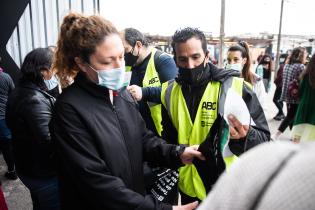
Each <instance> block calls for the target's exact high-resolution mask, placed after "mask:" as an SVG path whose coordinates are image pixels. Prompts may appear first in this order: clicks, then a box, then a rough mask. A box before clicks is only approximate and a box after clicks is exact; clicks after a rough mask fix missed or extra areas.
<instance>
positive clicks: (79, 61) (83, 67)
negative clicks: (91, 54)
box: [74, 57, 87, 72]
mask: <svg viewBox="0 0 315 210" xmlns="http://www.w3.org/2000/svg"><path fill="white" fill-rule="evenodd" d="M74 62H75V63H76V64H77V66H78V67H79V68H80V69H81V70H82V71H83V72H86V71H87V69H86V65H85V62H83V60H82V59H81V58H80V57H75V58H74Z"/></svg>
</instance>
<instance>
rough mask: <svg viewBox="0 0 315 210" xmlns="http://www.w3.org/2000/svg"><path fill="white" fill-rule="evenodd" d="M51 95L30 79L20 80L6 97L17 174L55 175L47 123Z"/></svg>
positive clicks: (50, 114)
mask: <svg viewBox="0 0 315 210" xmlns="http://www.w3.org/2000/svg"><path fill="white" fill-rule="evenodd" d="M54 101H55V99H54V97H52V96H51V95H49V94H48V93H46V92H45V91H43V90H41V89H40V88H39V87H38V86H36V85H34V84H33V83H31V82H26V81H24V82H21V83H20V85H19V86H18V87H17V88H16V89H14V91H13V92H12V93H11V95H10V96H9V99H8V103H7V108H6V122H7V124H8V127H9V128H10V129H11V131H12V140H13V152H14V156H15V161H16V169H17V172H18V173H19V174H22V175H27V176H31V177H51V176H54V175H55V174H56V173H55V169H54V164H53V158H52V157H53V149H52V145H51V137H50V132H49V127H48V124H49V122H50V120H51V116H52V107H53V104H54Z"/></svg>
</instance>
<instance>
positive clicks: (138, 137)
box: [0, 13, 315, 210]
mask: <svg viewBox="0 0 315 210" xmlns="http://www.w3.org/2000/svg"><path fill="white" fill-rule="evenodd" d="M171 45H172V49H173V55H169V54H167V53H165V52H163V51H161V50H159V49H157V48H155V47H154V46H153V45H152V43H150V42H149V41H148V39H147V38H146V37H145V36H144V35H143V34H142V33H141V32H140V31H139V30H137V29H134V28H126V29H124V30H123V31H118V30H117V29H116V27H115V26H114V25H113V24H112V23H111V22H110V21H108V20H106V19H104V18H102V17H100V16H84V15H81V14H78V13H70V14H68V15H67V16H65V18H64V20H63V23H62V24H61V27H60V34H59V38H58V41H57V45H56V46H55V47H52V46H50V47H46V48H36V49H34V50H32V51H31V52H29V53H28V54H27V56H26V57H25V59H24V61H23V64H22V66H21V74H22V77H21V79H20V80H19V82H18V83H17V84H16V87H15V85H14V83H13V81H12V79H11V78H10V76H9V75H8V74H7V73H5V72H3V70H2V69H0V81H1V83H0V94H1V95H0V99H1V100H0V149H1V151H2V153H3V156H4V159H5V162H6V164H7V168H8V171H7V172H6V174H5V176H6V177H7V178H9V179H13V180H15V179H17V178H19V179H20V180H21V181H22V183H23V184H24V185H25V186H26V187H27V188H28V189H29V191H30V194H31V198H32V202H33V209H34V210H58V209H77V210H80V209H82V210H83V209H93V210H97V209H111V210H115V209H117V210H121V209H138V210H142V209H143V210H144V209H146V210H147V209H156V210H159V209H161V210H162V209H163V210H166V209H173V210H181V209H182V210H190V209H196V208H197V206H198V204H200V203H201V202H203V201H204V200H205V199H206V202H205V204H203V205H202V206H201V207H200V208H201V209H202V208H203V209H228V208H223V207H222V206H227V204H223V203H224V202H225V199H220V201H222V204H220V202H219V200H215V198H217V197H218V196H222V197H223V196H224V198H226V197H230V194H231V193H232V192H234V191H235V189H234V188H233V186H232V187H229V186H228V185H229V184H228V183H227V182H224V181H223V180H224V179H225V180H229V179H230V180H232V179H233V178H234V179H235V176H234V177H233V178H228V176H230V177H231V176H232V175H233V173H234V174H235V173H239V170H240V169H242V168H244V166H242V164H243V165H244V164H245V166H246V161H244V160H242V158H240V159H239V156H241V157H242V156H245V157H247V159H249V157H250V156H251V155H248V156H246V155H247V154H253V153H255V154H256V153H257V154H260V153H261V152H259V147H260V146H259V145H260V144H263V143H266V144H268V143H267V142H269V141H270V140H277V139H278V138H279V136H280V135H281V133H283V132H284V130H285V129H286V128H287V127H288V126H289V127H290V128H292V129H293V130H292V139H291V140H292V141H293V142H294V143H299V142H304V141H311V140H315V110H314V104H315V101H314V98H315V55H313V56H312V58H311V59H310V60H309V62H308V64H306V62H307V59H306V58H307V52H306V49H305V48H303V47H298V48H295V49H293V50H292V52H291V53H290V54H289V55H288V56H287V58H285V60H283V61H282V63H281V65H280V68H279V70H278V71H277V72H278V73H277V75H276V79H275V84H276V91H275V95H274V98H273V101H274V103H275V105H276V106H277V108H278V110H279V112H278V113H277V115H276V116H275V117H274V119H275V120H282V122H281V124H280V126H279V128H278V131H277V132H276V133H275V134H273V135H271V133H270V130H269V127H268V123H267V120H266V117H265V102H266V95H267V94H268V92H270V87H271V78H272V71H273V69H272V68H273V64H272V57H271V56H270V55H267V54H266V55H262V56H261V58H260V60H259V63H258V66H257V68H256V69H253V67H252V65H251V64H252V60H251V57H250V49H249V47H248V44H247V43H246V42H243V41H241V42H239V43H237V44H235V45H233V46H231V47H230V48H229V49H228V51H227V55H226V57H227V63H226V65H225V67H224V68H222V69H221V68H219V67H217V66H216V65H215V64H213V63H212V62H211V59H210V53H209V51H208V50H207V40H206V37H205V34H204V33H203V32H202V31H200V30H199V29H196V28H192V27H187V28H183V29H179V30H177V31H176V32H175V33H174V35H173V36H172V43H171ZM232 96H233V97H234V99H235V100H237V101H240V103H242V104H244V107H243V109H242V110H241V111H237V107H238V104H230V97H232ZM283 102H285V103H286V105H287V107H288V109H287V113H286V114H285V112H284V111H283ZM246 113H248V116H247V118H249V119H247V118H246V119H245V120H244V116H243V114H246ZM268 145H270V144H268ZM292 145H293V144H292ZM294 146H297V145H294ZM256 147H257V148H258V149H256ZM268 147H272V145H270V146H268ZM290 147H291V146H290ZM293 150H294V149H293ZM255 151H257V152H255ZM243 154H244V155H243ZM252 156H255V155H252ZM258 156H259V155H258ZM258 158H261V156H259V157H258ZM258 158H257V157H256V159H258ZM245 159H246V158H245ZM254 159H255V157H253V158H252V159H251V160H252V161H253V160H254ZM239 161H240V162H242V161H243V162H242V164H237V162H239ZM266 161H268V160H266ZM275 164H276V163H275ZM255 167H256V166H255ZM257 167H259V165H258V166H257ZM257 171H261V170H260V169H257ZM244 173H245V172H244ZM222 174H224V175H223V176H222ZM245 175H246V174H245ZM261 175H262V174H261ZM262 176H263V175H262ZM220 177H222V178H220ZM242 177H243V176H242ZM218 179H220V181H219V182H218V184H216V183H217V181H218ZM234 181H235V182H238V180H234ZM252 181H253V182H254V181H255V180H254V179H253V180H252ZM220 186H222V188H224V190H226V191H224V192H223V191H222V192H220V191H219V190H218V188H219V187H220ZM229 189H230V191H228V190H229ZM233 190H234V191H233ZM218 191H219V192H218ZM208 194H209V198H208V199H207V195H208ZM225 195H228V196H225ZM231 195H232V194H231ZM0 198H1V193H0ZM0 200H1V199H0ZM232 201H233V200H230V201H228V199H227V200H226V202H227V203H228V204H229V202H232ZM211 205H212V207H211V208H210V206H211ZM205 206H206V207H205ZM240 206H241V205H240ZM240 209H242V208H240ZM244 209H245V208H244ZM251 209H252V208H251Z"/></svg>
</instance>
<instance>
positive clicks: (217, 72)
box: [208, 63, 240, 82]
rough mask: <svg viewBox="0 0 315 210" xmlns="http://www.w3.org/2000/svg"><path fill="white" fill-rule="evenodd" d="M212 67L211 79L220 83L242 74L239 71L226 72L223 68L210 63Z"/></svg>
mask: <svg viewBox="0 0 315 210" xmlns="http://www.w3.org/2000/svg"><path fill="white" fill-rule="evenodd" d="M208 65H209V67H210V73H211V79H212V80H215V81H219V82H224V81H225V80H227V79H228V78H230V77H239V76H240V72H239V71H237V70H226V69H223V68H218V67H217V66H215V65H213V64H212V63H208Z"/></svg>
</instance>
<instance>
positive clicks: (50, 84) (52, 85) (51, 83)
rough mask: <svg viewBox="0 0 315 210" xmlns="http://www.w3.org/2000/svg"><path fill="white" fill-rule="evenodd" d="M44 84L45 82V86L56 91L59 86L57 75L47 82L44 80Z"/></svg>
mask: <svg viewBox="0 0 315 210" xmlns="http://www.w3.org/2000/svg"><path fill="white" fill-rule="evenodd" d="M44 82H45V85H46V87H47V89H48V90H52V89H54V88H55V87H57V86H58V84H59V82H58V80H57V78H56V77H55V75H53V76H52V77H51V78H50V79H48V80H45V79H44Z"/></svg>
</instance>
